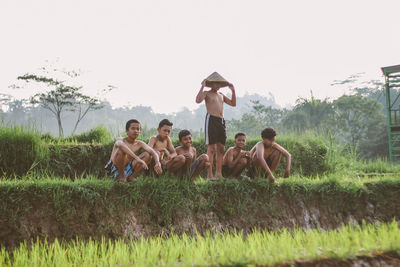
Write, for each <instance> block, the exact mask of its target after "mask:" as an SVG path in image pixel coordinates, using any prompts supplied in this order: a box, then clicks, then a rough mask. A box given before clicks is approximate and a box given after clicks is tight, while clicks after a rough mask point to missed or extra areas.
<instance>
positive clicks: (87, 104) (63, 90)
mask: <svg viewBox="0 0 400 267" xmlns="http://www.w3.org/2000/svg"><path fill="white" fill-rule="evenodd" d="M56 71H57V70H56ZM63 73H64V74H66V75H67V76H68V77H70V78H75V77H77V76H79V73H77V72H75V71H72V72H65V71H64V72H63ZM18 79H19V80H24V81H26V82H35V83H37V84H42V85H44V86H45V87H46V88H50V90H49V91H46V92H42V93H37V94H35V95H33V96H32V97H30V103H31V104H33V105H37V104H38V105H40V106H41V107H43V108H45V109H48V110H50V111H51V113H52V114H53V115H54V116H55V117H56V119H57V123H58V133H59V136H60V137H63V136H64V131H63V126H62V117H61V115H62V113H63V112H64V111H66V110H69V111H73V112H75V111H77V113H78V118H77V120H76V123H75V126H74V130H73V133H74V132H75V131H76V129H77V127H78V124H79V123H80V122H81V120H82V119H83V118H84V117H85V116H86V114H87V113H88V112H89V111H90V110H95V109H99V108H101V107H102V106H101V105H100V100H99V99H97V98H93V97H89V96H86V95H84V94H83V93H82V86H73V85H68V84H66V83H67V82H66V81H62V80H59V79H56V78H52V77H46V76H41V75H36V74H25V75H23V76H19V77H18ZM109 88H110V87H109Z"/></svg>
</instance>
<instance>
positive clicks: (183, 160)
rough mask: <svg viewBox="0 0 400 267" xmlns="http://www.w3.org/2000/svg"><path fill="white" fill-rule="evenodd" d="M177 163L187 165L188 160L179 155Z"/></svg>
mask: <svg viewBox="0 0 400 267" xmlns="http://www.w3.org/2000/svg"><path fill="white" fill-rule="evenodd" d="M176 161H177V162H179V163H185V161H186V158H185V156H184V155H178V156H176Z"/></svg>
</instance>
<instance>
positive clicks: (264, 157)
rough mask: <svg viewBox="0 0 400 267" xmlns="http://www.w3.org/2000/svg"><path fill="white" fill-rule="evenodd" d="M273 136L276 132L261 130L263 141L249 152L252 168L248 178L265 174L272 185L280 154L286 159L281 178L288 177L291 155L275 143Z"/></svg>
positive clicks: (268, 129)
mask: <svg viewBox="0 0 400 267" xmlns="http://www.w3.org/2000/svg"><path fill="white" fill-rule="evenodd" d="M275 136H276V132H275V130H274V129H273V128H271V127H268V128H265V129H264V130H262V132H261V137H262V139H263V140H262V141H260V142H258V143H257V144H256V145H255V146H254V147H253V148H252V149H251V150H250V158H251V164H252V167H251V168H250V169H251V173H250V176H254V175H260V174H261V175H265V174H266V175H268V178H269V180H270V181H271V182H272V183H273V182H274V181H275V177H274V175H273V174H272V172H273V171H275V170H276V167H277V166H278V163H279V161H280V159H281V154H283V156H284V157H285V158H286V169H285V174H284V176H283V177H285V178H287V177H289V175H290V160H291V155H290V153H289V152H287V151H286V149H284V148H283V147H281V146H280V145H278V144H277V143H275ZM254 172H255V173H254Z"/></svg>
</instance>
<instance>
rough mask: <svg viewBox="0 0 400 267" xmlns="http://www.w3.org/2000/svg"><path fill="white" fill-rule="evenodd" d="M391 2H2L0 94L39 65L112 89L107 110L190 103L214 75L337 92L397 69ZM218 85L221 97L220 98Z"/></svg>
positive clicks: (266, 86)
mask: <svg viewBox="0 0 400 267" xmlns="http://www.w3.org/2000/svg"><path fill="white" fill-rule="evenodd" d="M399 10H400V1H399V0H393V1H385V0H381V1H370V0H363V1H352V0H336V1H323V0H315V1H309V0H304V1H296V0H293V1H267V0H260V1H253V0H246V1H245V0H243V1H237V0H224V1H222V0H198V1H191V0H181V1H176V0H169V1H165V0H162V1H151V0H146V1H132V0H131V1H100V0H96V1H82V0H81V1H71V0H68V1H56V0H49V1H42V0H36V1H30V0H26V1H18V0H12V1H10V0H2V1H1V2H0V33H1V42H0V92H2V93H10V92H11V93H12V94H13V95H16V96H21V95H23V96H27V95H29V94H30V92H28V91H20V92H16V91H10V90H9V89H7V87H8V86H9V85H10V84H13V83H15V82H16V77H17V76H18V75H22V74H24V73H27V72H35V71H36V70H37V69H38V68H39V67H41V66H44V65H45V60H50V61H52V60H55V59H56V58H59V59H60V65H62V66H64V67H67V68H72V69H82V70H84V71H86V74H84V75H83V76H82V84H83V85H85V87H86V90H87V92H88V93H89V94H94V92H95V91H96V89H99V88H100V87H102V86H104V85H107V84H112V85H115V86H117V87H118V88H117V89H115V90H114V91H112V92H111V93H110V94H108V96H107V99H108V100H109V101H110V102H111V103H112V104H113V105H114V106H123V105H146V106H152V107H153V109H154V110H155V111H156V112H165V113H169V112H175V111H178V110H180V109H181V108H182V107H183V106H186V107H189V108H191V109H193V108H196V107H197V105H196V103H195V101H194V100H195V96H196V94H197V92H198V90H199V87H200V82H201V81H202V79H203V78H205V77H206V76H208V75H209V74H210V73H211V72H213V71H218V72H219V73H220V74H221V75H222V76H224V77H225V78H226V79H228V80H229V81H230V82H232V83H233V84H234V85H235V86H236V91H237V94H238V95H239V96H242V95H244V94H245V93H246V92H248V93H259V94H262V95H268V92H271V93H272V94H273V95H274V96H275V98H276V101H277V103H278V104H280V105H282V106H284V105H287V104H294V101H295V100H296V98H297V97H298V96H303V97H305V96H309V95H310V90H313V93H314V95H315V96H316V97H320V98H322V97H323V98H325V97H337V96H339V95H341V94H343V92H344V91H343V89H342V88H339V87H332V86H330V84H331V83H332V82H333V81H334V80H337V79H345V78H347V77H348V76H349V75H351V74H355V73H359V72H365V73H366V75H365V77H366V78H367V79H370V78H371V79H382V75H381V72H380V67H382V66H389V65H396V64H400V49H399V48H400V31H399V25H400V22H399V16H400V13H399ZM228 91H229V89H224V90H223V92H228Z"/></svg>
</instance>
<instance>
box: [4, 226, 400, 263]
mask: <svg viewBox="0 0 400 267" xmlns="http://www.w3.org/2000/svg"><path fill="white" fill-rule="evenodd" d="M374 252H375V253H376V252H379V253H382V252H395V253H397V254H399V255H400V228H399V226H398V225H397V223H396V222H392V223H389V224H380V225H377V226H374V225H362V226H343V227H342V228H341V229H338V230H330V231H321V230H307V231H303V230H301V229H296V230H294V231H288V230H285V229H283V230H281V231H279V232H267V231H259V230H256V231H254V232H253V233H251V234H248V235H246V236H244V235H243V234H242V233H240V232H239V233H238V232H234V233H224V234H214V235H213V234H210V233H209V234H206V235H204V236H201V235H196V236H187V235H185V234H184V235H181V236H178V235H174V234H173V235H171V236H169V237H168V238H164V237H162V236H158V237H154V238H142V239H140V240H136V241H129V242H124V241H123V240H116V241H111V240H107V241H106V240H105V239H103V240H101V241H93V240H89V241H80V240H76V241H73V242H68V243H67V242H59V241H57V240H56V241H55V242H53V243H51V244H48V243H47V242H40V241H37V242H36V243H34V244H33V245H32V246H28V245H27V244H26V243H23V244H21V245H20V246H19V247H18V248H15V249H13V250H12V251H6V250H5V249H4V248H3V249H2V250H1V252H0V265H1V266H133V265H134V266H218V265H222V266H245V265H270V264H276V263H282V262H286V263H290V262H294V261H295V260H300V259H302V260H318V259H323V258H331V259H340V260H346V259H353V258H354V257H355V256H360V255H367V256H372V255H373V253H374Z"/></svg>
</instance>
